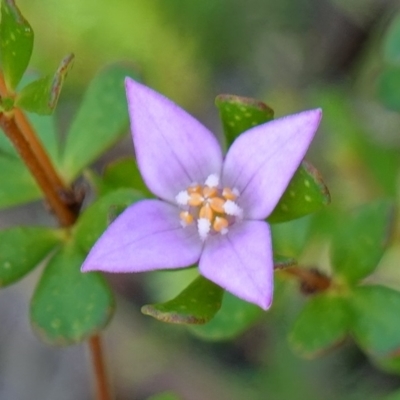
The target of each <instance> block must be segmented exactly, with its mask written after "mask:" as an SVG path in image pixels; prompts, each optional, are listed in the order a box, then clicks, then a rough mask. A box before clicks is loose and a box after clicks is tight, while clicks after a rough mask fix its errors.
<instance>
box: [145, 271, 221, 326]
mask: <svg viewBox="0 0 400 400" xmlns="http://www.w3.org/2000/svg"><path fill="white" fill-rule="evenodd" d="M223 293H224V291H223V289H221V288H220V287H219V286H217V285H216V284H215V283H212V282H210V281H209V280H207V279H206V278H203V277H202V276H199V277H198V278H196V279H195V280H194V281H193V282H192V283H191V284H190V285H189V286H188V287H187V288H186V289H184V290H183V291H182V292H181V293H180V294H179V295H178V296H176V297H175V298H174V299H172V300H170V301H167V302H166V303H158V304H150V305H146V306H143V307H142V313H143V314H146V315H150V316H151V317H154V318H156V319H158V320H159V321H162V322H169V323H172V324H205V323H206V322H208V321H210V320H211V319H212V318H213V317H214V315H215V314H216V313H217V311H218V310H219V309H220V307H221V302H222V295H223Z"/></svg>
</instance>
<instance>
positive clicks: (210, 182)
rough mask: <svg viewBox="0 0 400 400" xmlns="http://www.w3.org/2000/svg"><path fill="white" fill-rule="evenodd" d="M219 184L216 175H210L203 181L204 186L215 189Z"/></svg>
mask: <svg viewBox="0 0 400 400" xmlns="http://www.w3.org/2000/svg"><path fill="white" fill-rule="evenodd" d="M218 184H219V177H218V175H215V174H211V175H210V176H209V177H208V178H207V179H206V181H205V185H206V186H208V187H217V186H218Z"/></svg>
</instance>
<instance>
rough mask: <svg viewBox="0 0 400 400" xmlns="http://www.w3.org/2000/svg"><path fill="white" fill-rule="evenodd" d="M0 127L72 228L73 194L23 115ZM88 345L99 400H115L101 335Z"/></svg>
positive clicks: (2, 92) (1, 118)
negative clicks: (70, 196) (113, 399)
mask: <svg viewBox="0 0 400 400" xmlns="http://www.w3.org/2000/svg"><path fill="white" fill-rule="evenodd" d="M0 96H4V97H6V96H8V93H7V87H6V85H5V82H4V78H3V75H2V74H1V73H0ZM0 127H1V128H2V130H3V131H4V133H5V134H6V136H7V137H8V138H9V139H10V141H11V142H12V143H13V145H14V147H15V149H16V150H17V152H18V153H19V155H20V156H21V159H22V160H23V161H24V163H25V164H26V166H27V167H28V169H29V170H30V172H31V174H32V176H33V177H34V179H35V180H36V182H37V184H38V185H39V187H40V188H41V190H42V191H43V193H44V195H45V197H46V199H47V201H48V203H49V204H50V207H51V208H52V210H53V211H54V213H55V215H56V216H57V219H58V221H59V223H60V224H61V225H62V226H65V227H68V226H72V225H73V224H74V223H75V221H76V219H77V218H78V211H76V210H77V209H76V207H71V201H70V199H71V198H69V199H68V195H70V194H71V193H72V192H71V190H70V189H69V188H68V187H66V186H65V184H64V183H63V181H62V179H61V178H60V176H59V175H58V174H57V172H56V170H55V168H54V166H53V164H52V162H51V160H50V158H49V157H48V155H47V153H46V151H45V150H44V148H43V146H42V144H41V143H40V141H39V139H38V137H37V135H36V134H35V131H34V130H33V128H32V126H31V124H30V123H29V121H28V120H27V118H26V117H25V115H24V114H23V112H22V111H20V110H18V109H14V110H13V112H10V113H9V114H8V115H6V114H4V113H0ZM66 199H67V201H66ZM88 342H89V349H90V352H91V355H92V362H93V368H94V374H95V378H96V389H97V399H98V400H112V398H113V397H112V394H111V388H110V386H109V382H108V379H107V370H106V366H105V361H104V355H103V351H102V344H101V340H100V335H93V336H92V337H90V338H89V340H88Z"/></svg>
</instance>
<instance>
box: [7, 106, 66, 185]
mask: <svg viewBox="0 0 400 400" xmlns="http://www.w3.org/2000/svg"><path fill="white" fill-rule="evenodd" d="M14 116H15V122H16V123H17V125H18V126H19V128H20V130H21V132H22V133H23V134H24V136H25V139H26V140H27V141H28V142H29V145H30V147H31V149H32V151H33V153H34V154H35V156H36V158H37V159H38V160H39V162H40V163H41V164H42V167H43V169H44V170H45V171H46V173H47V176H48V178H49V180H50V181H51V182H52V184H53V185H54V186H55V187H57V188H58V189H59V190H64V191H65V190H69V188H68V187H67V186H66V185H65V183H64V182H63V181H62V180H61V177H60V176H59V175H58V174H57V172H56V170H55V169H54V166H53V164H52V162H51V160H50V157H49V156H48V154H47V152H46V151H45V150H44V148H43V145H42V143H40V142H39V139H38V137H37V136H36V134H35V131H34V129H33V127H32V125H31V123H30V122H29V120H28V118H26V116H25V114H24V113H23V112H22V111H21V110H20V109H18V108H15V109H14Z"/></svg>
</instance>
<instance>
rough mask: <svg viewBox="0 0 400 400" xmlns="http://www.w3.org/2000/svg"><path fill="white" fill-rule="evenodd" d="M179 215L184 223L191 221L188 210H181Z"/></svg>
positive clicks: (191, 217)
mask: <svg viewBox="0 0 400 400" xmlns="http://www.w3.org/2000/svg"><path fill="white" fill-rule="evenodd" d="M179 217H180V218H181V221H183V222H184V223H185V224H186V225H190V224H191V223H192V222H193V216H192V215H191V214H190V213H189V212H188V211H182V212H181V213H180V214H179Z"/></svg>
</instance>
